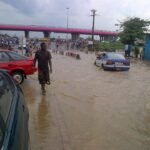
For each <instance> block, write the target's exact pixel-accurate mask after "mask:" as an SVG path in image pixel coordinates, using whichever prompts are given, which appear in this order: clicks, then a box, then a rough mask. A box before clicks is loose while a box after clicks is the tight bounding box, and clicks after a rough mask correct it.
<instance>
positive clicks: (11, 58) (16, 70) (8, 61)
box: [0, 50, 37, 84]
mask: <svg viewBox="0 0 150 150" xmlns="http://www.w3.org/2000/svg"><path fill="white" fill-rule="evenodd" d="M0 69H5V70H7V71H8V73H9V74H10V75H12V77H13V78H14V79H15V80H16V81H17V82H18V83H19V84H21V83H22V82H23V81H24V79H26V78H27V75H31V74H33V73H34V72H36V71H37V68H35V67H33V59H32V58H29V57H26V56H22V55H19V54H17V53H16V52H12V51H8V50H0Z"/></svg>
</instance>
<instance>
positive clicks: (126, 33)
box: [120, 17, 150, 44]
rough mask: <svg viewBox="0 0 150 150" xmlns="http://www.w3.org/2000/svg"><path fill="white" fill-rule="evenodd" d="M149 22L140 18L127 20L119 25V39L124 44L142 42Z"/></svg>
mask: <svg viewBox="0 0 150 150" xmlns="http://www.w3.org/2000/svg"><path fill="white" fill-rule="evenodd" d="M149 25H150V21H146V20H144V19H140V18H137V17H135V18H128V19H127V20H126V21H124V22H122V23H120V29H121V32H120V39H121V42H122V43H124V44H134V42H135V40H136V39H140V40H143V39H144V37H145V33H146V32H147V31H148V26H149Z"/></svg>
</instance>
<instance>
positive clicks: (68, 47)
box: [66, 8, 69, 50]
mask: <svg viewBox="0 0 150 150" xmlns="http://www.w3.org/2000/svg"><path fill="white" fill-rule="evenodd" d="M66 9H67V30H68V27H69V8H66ZM66 40H67V41H66V42H67V50H68V49H69V43H68V33H67V38H66Z"/></svg>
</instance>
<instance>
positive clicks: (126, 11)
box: [0, 0, 150, 30]
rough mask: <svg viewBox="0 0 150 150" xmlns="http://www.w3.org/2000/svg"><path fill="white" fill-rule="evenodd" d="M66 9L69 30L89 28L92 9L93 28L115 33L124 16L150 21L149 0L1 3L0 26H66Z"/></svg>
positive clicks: (2, 0) (0, 0)
mask: <svg viewBox="0 0 150 150" xmlns="http://www.w3.org/2000/svg"><path fill="white" fill-rule="evenodd" d="M67 7H69V8H70V9H69V27H72V28H89V29H91V26H92V17H90V14H91V12H90V11H91V9H96V10H97V14H98V16H97V17H96V23H95V28H96V29H103V30H116V28H117V27H115V23H118V20H120V21H122V20H123V19H125V18H127V17H133V16H136V17H140V18H143V19H150V0H0V23H1V24H24V25H46V26H56V27H66V24H67V23H66V22H67V21H66V20H67V19H66V16H67V11H66V8H67Z"/></svg>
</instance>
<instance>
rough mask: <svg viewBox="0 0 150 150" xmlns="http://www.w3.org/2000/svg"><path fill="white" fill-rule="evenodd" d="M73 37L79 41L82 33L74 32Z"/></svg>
mask: <svg viewBox="0 0 150 150" xmlns="http://www.w3.org/2000/svg"><path fill="white" fill-rule="evenodd" d="M71 37H72V41H77V40H78V39H79V38H80V34H79V33H72V34H71Z"/></svg>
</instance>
